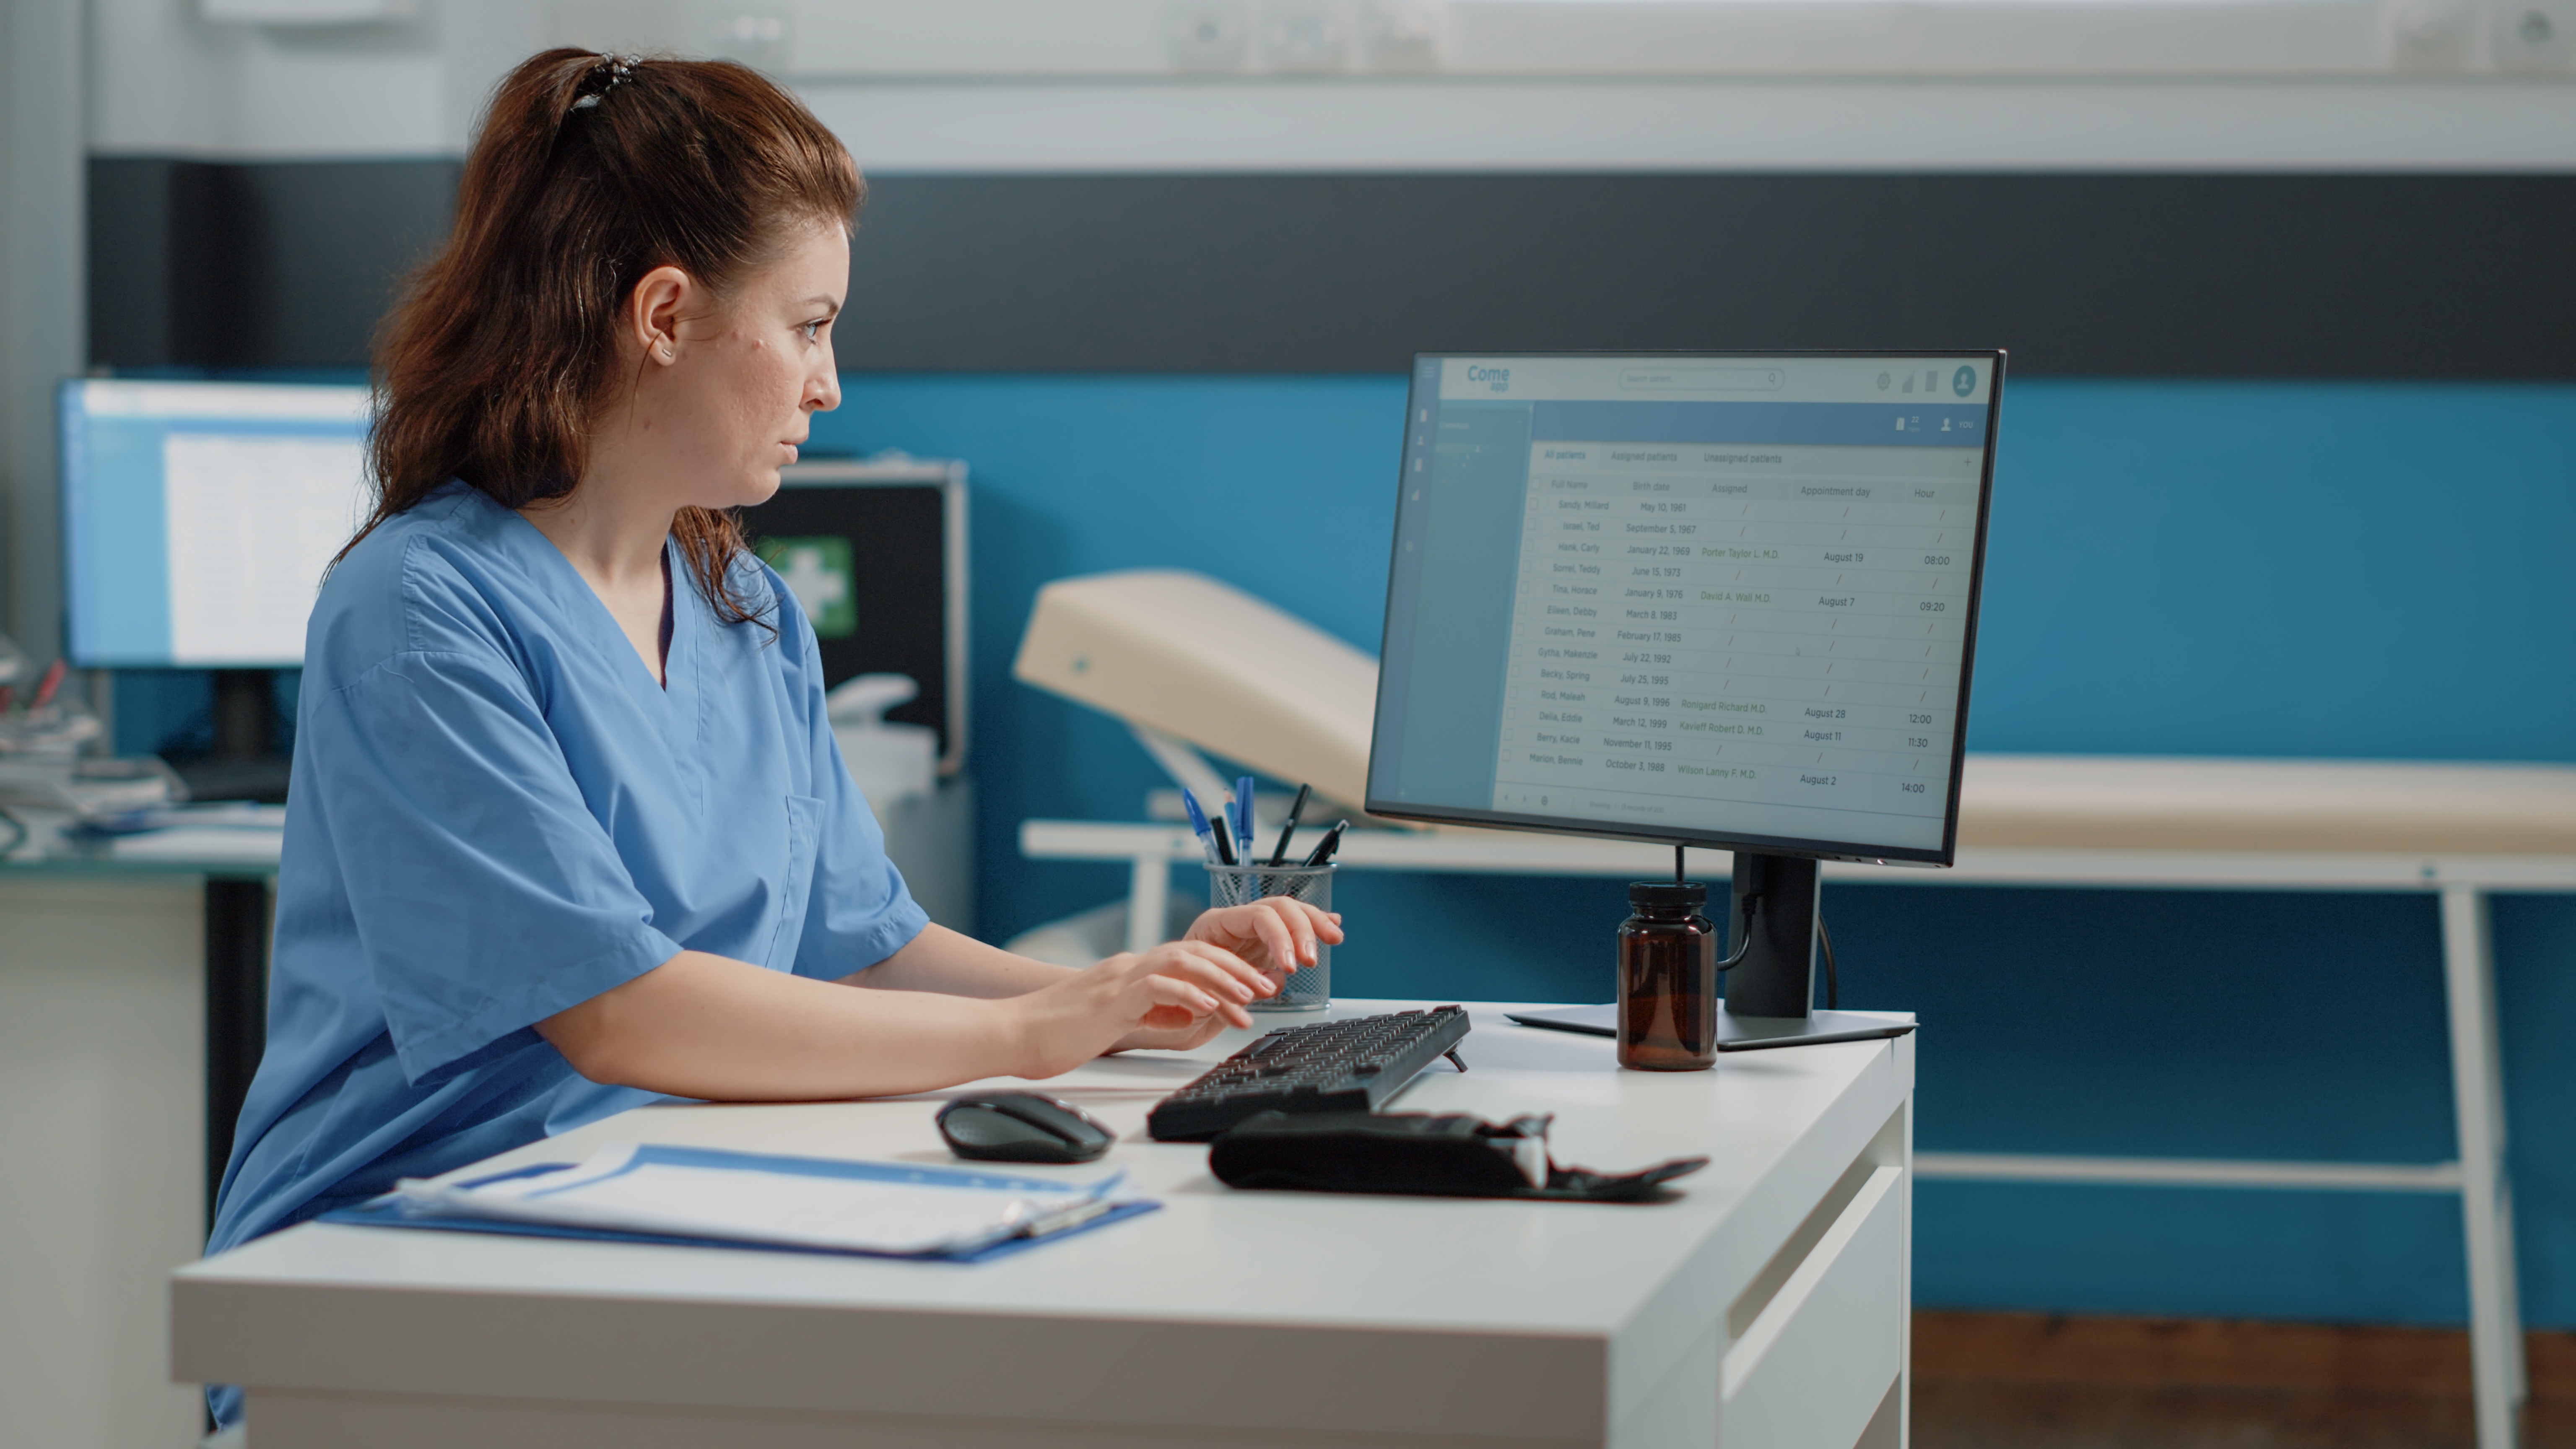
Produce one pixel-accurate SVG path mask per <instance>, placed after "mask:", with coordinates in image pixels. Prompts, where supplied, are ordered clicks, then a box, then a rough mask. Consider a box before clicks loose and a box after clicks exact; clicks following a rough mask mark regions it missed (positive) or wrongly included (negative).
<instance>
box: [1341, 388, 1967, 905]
mask: <svg viewBox="0 0 2576 1449" xmlns="http://www.w3.org/2000/svg"><path fill="white" fill-rule="evenodd" d="M2002 363H2003V354H2001V353H2000V352H1971V353H1958V354H1917V353H1905V354H1875V353H1873V354H1857V353H1806V354H1780V355H1762V356H1753V355H1734V354H1723V355H1721V354H1669V353H1667V354H1659V355H1653V356H1627V357H1618V356H1604V355H1597V354H1587V355H1573V354H1560V355H1554V356H1520V357H1506V356H1425V357H1421V358H1418V359H1416V362H1415V366H1414V373H1413V388H1412V397H1411V400H1410V402H1409V403H1408V405H1407V408H1406V412H1405V439H1404V453H1403V463H1402V475H1401V478H1402V481H1401V487H1400V490H1399V493H1398V501H1397V507H1396V530H1395V550H1394V557H1393V565H1392V571H1391V576H1390V579H1389V586H1388V594H1387V614H1386V638H1385V644H1384V648H1383V651H1382V653H1381V656H1380V661H1381V667H1380V672H1379V678H1378V700H1377V725H1376V735H1375V738H1374V741H1373V745H1372V748H1371V751H1370V755H1369V775H1368V801H1367V807H1368V809H1369V810H1370V811H1371V812H1373V813H1377V814H1383V815H1388V816H1394V817H1398V818H1411V819H1425V820H1440V821H1453V822H1458V823H1467V824H1490V825H1508V826H1518V827H1523V828H1531V829H1541V830H1568V831H1580V832H1584V833H1588V834H1600V835H1613V836H1624V837H1629V838H1634V839H1642V840H1655V841H1677V842H1690V843H1695V844H1702V845H1713V846H1726V847H1732V848H1737V849H1746V850H1757V851H1765V852H1771V853H1778V854H1789V855H1805V856H1815V857H1822V858H1828V859H1844V860H1886V861H1891V862H1911V863H1926V864H1948V863H1949V862H1950V860H1951V858H1952V853H1953V850H1954V847H1955V844H1956V838H1957V828H1956V821H1957V811H1956V809H1955V802H1956V799H1957V793H1958V780H1959V765H1960V758H1961V734H1962V726H1963V724H1964V721H1965V719H1966V713H1967V702H1968V677H1969V665H1970V662H1971V658H1972V655H1973V646H1974V644H1975V640H1976V623H1977V590H1978V579H1979V575H1980V573H1981V566H1982V563H1983V559H1984V550H1985V521H1986V499H1987V493H1988V489H1989V487H1990V484H1991V480H1992V472H1993V459H1994V436H1995V422H1996V417H1997V405H1998V400H1999V391H2000V384H2001V372H2002Z"/></svg>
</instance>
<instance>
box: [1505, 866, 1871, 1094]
mask: <svg viewBox="0 0 2576 1449" xmlns="http://www.w3.org/2000/svg"><path fill="white" fill-rule="evenodd" d="M1816 872H1817V864H1816V862H1815V861H1812V860H1802V859H1799V858H1797V857H1794V856H1786V855H1763V854H1759V853H1757V852H1754V851H1749V850H1739V851H1737V852H1736V853H1735V881H1734V885H1733V888H1732V891H1731V892H1730V894H1731V896H1732V900H1731V903H1730V904H1731V909H1730V910H1729V912H1728V914H1727V920H1728V921H1729V922H1730V923H1731V922H1736V921H1741V920H1743V919H1744V897H1745V896H1746V895H1748V894H1755V893H1758V894H1760V896H1761V897H1762V903H1761V906H1760V908H1759V909H1758V910H1756V911H1755V912H1754V916H1753V944H1752V945H1751V947H1750V948H1748V949H1747V950H1746V951H1745V953H1744V959H1743V960H1742V961H1740V962H1737V963H1736V965H1735V967H1734V969H1732V970H1730V971H1728V972H1727V973H1726V974H1725V975H1724V976H1723V977H1721V978H1719V979H1720V980H1722V981H1724V982H1725V983H1726V999H1725V1000H1724V1001H1722V1002H1720V1003H1719V1004H1718V1008H1717V1049H1718V1050H1719V1051H1722V1052H1747V1051H1759V1050H1761V1049H1763V1048H1765V1047H1787V1046H1813V1045H1819V1044H1822V1043H1824V1042H1833V1041H1869V1040H1872V1039H1875V1038H1878V1037H1888V1036H1903V1035H1905V1034H1906V1033H1907V1032H1909V1031H1912V1030H1914V1016H1913V1013H1911V1012H1901V1011H1819V1010H1817V1009H1815V1007H1814V1005H1813V1003H1814V1001H1815V999H1816V916H1817V912H1818V907H1819V901H1820V897H1821V895H1822V892H1821V890H1820V889H1819V882H1818V879H1817V873H1816ZM1732 945H1733V940H1732V937H1730V938H1729V947H1730V949H1731V948H1732ZM1508 1016H1509V1019H1510V1020H1512V1021H1516V1022H1518V1023H1520V1024H1521V1025H1523V1026H1539V1027H1546V1028H1547V1029H1549V1030H1551V1031H1571V1032H1580V1033H1582V1034H1584V1035H1586V1036H1617V1035H1618V1034H1619V1008H1618V1006H1617V1004H1616V1003H1613V1004H1611V1005H1608V1006H1573V1007H1564V1008H1559V1009H1555V1010H1549V1011H1515V1012H1511V1013H1508Z"/></svg>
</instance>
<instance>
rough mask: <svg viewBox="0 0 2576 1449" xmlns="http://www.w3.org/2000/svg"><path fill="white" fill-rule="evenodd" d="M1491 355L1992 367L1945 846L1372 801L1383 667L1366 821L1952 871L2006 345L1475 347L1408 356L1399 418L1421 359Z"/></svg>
mask: <svg viewBox="0 0 2576 1449" xmlns="http://www.w3.org/2000/svg"><path fill="white" fill-rule="evenodd" d="M1494 357H1516V358H1517V357H1527V358H1548V359H1557V358H1571V359H1580V360H1597V361H1610V360H1614V359H1624V358H1636V359H1639V360H1641V361H1646V362H1669V361H1676V360H1692V361H1697V360H1726V361H1753V360H1757V359H1764V358H1777V359H1785V360H1793V361H1794V360H1798V359H1816V360H1826V359H1879V358H1884V359H1886V360H1888V361H1891V362H1896V361H1903V360H1905V359H1908V358H1914V359H1924V358H1938V359H1944V360H1954V361H1969V360H1975V359H1984V360H1985V361H1986V362H1987V363H1988V364H1989V366H1990V367H1991V368H1992V371H1991V372H1990V373H1989V377H1990V379H1991V381H1990V383H1989V385H1988V387H1987V389H1986V435H1985V446H1984V458H1983V461H1982V465H1981V466H1980V467H1979V469H1978V474H1977V525H1976V543H1975V546H1974V550H1973V553H1972V556H1971V564H1970V569H1969V574H1968V606H1967V629H1966V636H1965V640H1964V643H1963V646H1962V648H1961V651H1960V657H1959V697H1958V705H1957V714H1956V718H1955V721H1954V724H1953V728H1952V730H1951V735H1950V793H1949V797H1948V801H1947V806H1946V809H1945V810H1944V812H1943V818H1942V824H1941V845H1940V848H1939V849H1937V850H1936V849H1930V848H1925V847H1910V848H1909V847H1879V846H1870V845H1860V844H1855V843H1854V842H1850V841H1837V840H1818V839H1807V838H1801V837H1790V836H1768V835H1755V834H1751V833H1743V832H1733V833H1731V832H1724V831H1710V830H1661V831H1635V830H1621V829H1618V828H1616V827H1615V826H1614V825H1611V824H1610V823H1608V822H1591V821H1576V820H1569V819H1567V818H1565V817H1562V816H1535V815H1523V814H1518V813H1514V812H1508V811H1498V810H1475V809H1468V808H1465V807H1442V806H1424V805H1423V804H1421V803H1420V802H1418V801H1397V800H1385V799H1381V798H1379V797H1378V794H1377V789H1376V781H1377V770H1376V764H1377V756H1378V748H1379V745H1380V743H1381V739H1382V732H1383V730H1384V727H1385V721H1386V691H1387V688H1388V682H1387V678H1386V675H1385V673H1384V672H1383V670H1381V672H1380V674H1379V677H1378V687H1377V697H1376V699H1375V700H1374V701H1373V702H1372V706H1371V713H1370V719H1369V770H1368V773H1367V776H1366V777H1365V778H1366V784H1365V785H1364V787H1363V793H1365V794H1366V795H1367V796H1368V798H1367V799H1366V800H1365V801H1363V802H1362V806H1361V808H1362V809H1364V810H1366V811H1367V812H1368V813H1369V814H1370V815H1373V816H1377V817H1379V818H1382V819H1387V820H1406V821H1418V822H1421V823H1424V824H1431V825H1469V826H1480V827H1487V828H1492V829H1502V830H1525V831H1535V832H1540V833H1545V834H1553V835H1582V836H1590V837H1592V838H1595V839H1603V840H1633V841H1641V842H1646V843H1649V844H1656V845H1692V846H1699V847H1702V848H1704V849H1714V850H1736V851H1754V852H1759V853H1761V854H1764V855H1781V856H1792V857H1797V858H1801V859H1809V860H1835V861H1854V862H1861V863H1866V864H1875V865H1911V866H1928V867H1946V866H1951V865H1955V864H1956V863H1957V861H1958V845H1959V786H1960V782H1961V779H1962V778H1963V776H1964V774H1965V772H1966V768H1967V757H1968V700H1969V692H1970V687H1971V685H1972V684H1973V683H1974V681H1975V678H1976V662H1977V629H1978V625H1979V623H1980V622H1981V621H1982V619H1983V617H1984V608H1985V578H1986V533H1987V528H1988V525H1989V523H1990V521H1991V519H1992V515H1993V503H1994V487H1995V455H1996V452H1997V450H1998V448H1999V446H2000V444H1999V438H2000V432H1999V429H2000V427H2001V425H2002V422H2003V398H2004V371H2005V365H2006V361H2007V358H2008V357H2009V353H2008V352H2007V351H2006V349H2004V348H2000V347H1953V348H1888V349H1884V350H1881V349H1872V348H1817V347H1805V348H1771V349H1750V348H1728V349H1724V350H1718V351H1700V350H1696V349H1689V350H1685V349H1670V350H1646V351H1638V352H1626V351H1609V350H1606V349H1587V350H1578V351H1546V350H1531V351H1514V350H1510V349H1504V348H1483V349H1477V350H1474V351H1442V352H1420V353H1416V354H1414V358H1413V366H1412V369H1411V371H1410V372H1409V374H1408V376H1407V382H1406V389H1405V404H1404V415H1405V417H1407V418H1411V417H1412V416H1413V411H1414V409H1415V407H1417V406H1418V405H1419V404H1420V402H1421V399H1420V397H1419V393H1420V390H1421V388H1422V386H1423V364H1424V363H1426V362H1433V363H1436V362H1445V361H1448V360H1450V359H1453V358H1494ZM1433 376H1434V378H1435V379H1436V378H1437V376H1438V374H1437V373H1436V372H1435V373H1434V374H1433ZM1433 386H1434V388H1435V389H1436V388H1437V386H1438V384H1437V382H1436V380H1435V381H1434V383H1433ZM1434 401H1435V402H1436V401H1437V399H1436V398H1435V399H1434ZM1409 431H1410V428H1409V425H1408V427H1407V428H1402V429H1398V432H1397V439H1396V441H1397V462H1396V494H1395V529H1394V537H1393V538H1390V540H1389V541H1388V545H1387V580H1386V587H1387V594H1386V609H1385V612H1384V615H1383V616H1382V620H1381V623H1380V625H1379V636H1378V658H1379V659H1380V660H1381V661H1383V660H1384V659H1385V658H1386V657H1387V654H1388V652H1389V646H1390V644H1391V642H1392V640H1391V638H1390V637H1389V633H1388V631H1389V630H1390V629H1391V628H1392V626H1393V623H1394V619H1395V604H1396V596H1395V590H1396V580H1397V577H1398V569H1397V562H1396V550H1397V549H1398V548H1399V547H1400V546H1401V545H1400V543H1399V540H1400V539H1401V538H1402V537H1403V533H1404V520H1405V516H1406V512H1405V497H1404V462H1403V458H1404V435H1405V434H1406V433H1407V432H1409Z"/></svg>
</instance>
